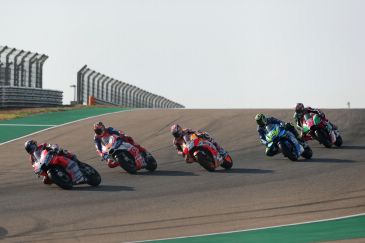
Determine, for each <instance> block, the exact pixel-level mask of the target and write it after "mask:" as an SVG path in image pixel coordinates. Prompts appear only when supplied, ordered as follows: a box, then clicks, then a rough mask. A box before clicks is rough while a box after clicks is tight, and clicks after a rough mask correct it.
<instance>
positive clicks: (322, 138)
mask: <svg viewBox="0 0 365 243" xmlns="http://www.w3.org/2000/svg"><path fill="white" fill-rule="evenodd" d="M302 124H303V135H304V137H305V138H306V139H307V140H310V139H316V140H318V142H319V143H320V144H323V145H324V146H325V147H326V148H331V147H332V145H333V144H334V145H336V146H337V147H340V146H341V145H342V137H341V135H340V133H339V132H338V131H337V130H333V129H332V127H331V126H330V125H329V124H327V122H326V121H325V120H324V119H322V118H321V117H320V116H319V115H317V114H314V113H309V114H305V115H304V117H303V119H302Z"/></svg>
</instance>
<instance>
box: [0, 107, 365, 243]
mask: <svg viewBox="0 0 365 243" xmlns="http://www.w3.org/2000/svg"><path fill="white" fill-rule="evenodd" d="M257 112H259V111H258V110H239V109H236V110H158V109H155V110H136V111H130V112H123V113H117V114H113V115H109V116H107V117H103V118H95V119H89V120H85V121H82V122H77V123H73V124H70V125H67V126H64V127H60V128H55V129H52V130H48V131H45V132H42V133H40V134H37V135H35V136H33V137H32V138H33V139H36V140H38V141H47V142H49V143H58V144H60V145H61V146H63V147H65V148H68V149H69V150H71V151H73V152H75V153H76V154H77V155H78V157H79V159H80V160H81V161H85V162H87V163H89V164H90V165H92V166H94V167H95V168H96V169H97V170H98V171H99V172H100V174H101V176H102V184H101V185H100V186H99V187H97V188H90V187H88V186H78V187H76V188H75V189H74V190H71V191H66V190H62V189H60V188H58V187H57V186H55V185H52V186H47V185H43V184H42V182H41V180H39V179H37V178H36V177H35V175H34V174H33V171H32V168H31V166H30V163H29V162H28V158H27V155H26V153H25V151H24V149H23V144H24V141H25V140H26V139H21V140H18V141H15V142H12V143H8V144H5V145H3V146H0V154H1V155H0V156H1V157H0V158H1V167H0V178H1V184H0V195H1V197H0V240H4V241H5V242H79V241H81V242H123V241H136V240H147V239H157V238H165V237H175V236H186V235H194V234H205V233H213V232H223V231H232V230H240V229H246V228H255V227H264V226H272V225H278V224H289V223H297V222H303V221H309V220H317V219H323V218H333V217H338V216H345V215H350V214H357V213H364V212H365V110H325V113H326V115H327V117H328V118H329V119H330V120H331V121H333V123H335V124H336V125H338V126H339V127H340V131H341V132H342V136H343V139H344V146H343V148H341V149H337V148H333V149H326V148H324V147H323V146H321V145H319V144H318V143H317V142H314V141H312V142H311V143H310V145H311V146H312V148H313V151H314V156H313V159H312V160H308V161H306V160H300V161H298V162H291V161H289V160H288V159H285V158H284V157H283V156H282V155H277V156H275V157H273V158H267V157H266V156H265V155H264V147H263V146H262V145H260V144H259V142H258V135H257V132H256V125H255V121H254V119H253V117H254V115H255V114H256V113H257ZM260 112H264V113H266V114H271V115H273V116H275V117H277V118H281V119H283V120H286V121H288V120H289V119H291V117H292V111H290V110H260ZM97 120H102V121H103V122H104V123H106V124H109V125H110V126H113V127H115V128H120V129H124V130H125V131H126V133H127V134H129V135H131V136H132V137H134V138H135V140H136V142H138V143H140V144H142V145H143V146H144V147H146V148H147V149H148V150H150V151H151V152H152V154H153V155H154V156H155V157H156V159H157V160H158V163H159V164H158V168H157V171H156V172H154V173H149V172H145V171H142V172H140V173H139V174H138V175H129V174H127V173H125V172H123V171H122V169H121V168H115V169H110V168H108V167H107V166H106V165H105V164H104V163H103V162H100V159H99V158H98V157H97V156H96V153H95V149H94V145H93V141H92V138H93V133H92V124H93V123H94V122H96V121H97ZM174 122H178V123H180V124H181V125H183V126H184V127H190V128H195V129H203V130H206V131H208V132H209V133H210V134H211V135H212V136H213V137H214V138H215V139H216V140H217V141H218V142H219V143H220V144H221V145H222V146H223V147H224V148H226V150H228V151H229V152H230V154H231V156H232V158H233V160H234V166H233V169H232V170H231V171H224V170H223V169H219V171H217V172H215V173H209V172H207V171H205V170H204V169H203V168H201V167H200V166H199V165H198V164H186V163H185V162H184V161H183V160H182V158H181V157H179V156H178V155H177V154H176V152H175V150H174V148H173V146H172V145H171V144H172V136H171V135H170V134H169V128H170V125H171V124H172V123H174Z"/></svg>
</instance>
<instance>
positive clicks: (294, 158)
mask: <svg viewBox="0 0 365 243" xmlns="http://www.w3.org/2000/svg"><path fill="white" fill-rule="evenodd" d="M288 142H289V141H288ZM289 143H290V142H289ZM290 145H291V146H292V148H291V149H290V148H289V147H288V145H287V144H286V142H285V141H281V143H280V147H281V151H282V153H283V154H284V156H285V157H288V158H289V159H290V160H291V161H297V160H298V156H297V155H296V154H295V151H293V150H294V149H293V148H294V145H293V144H291V143H290Z"/></svg>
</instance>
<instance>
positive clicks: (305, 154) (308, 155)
mask: <svg viewBox="0 0 365 243" xmlns="http://www.w3.org/2000/svg"><path fill="white" fill-rule="evenodd" d="M312 156H313V151H312V149H311V147H309V146H307V147H306V148H304V152H303V153H302V157H304V158H306V159H310V158H312Z"/></svg>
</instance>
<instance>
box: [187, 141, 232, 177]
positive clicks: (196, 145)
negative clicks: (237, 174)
mask: <svg viewBox="0 0 365 243" xmlns="http://www.w3.org/2000/svg"><path fill="white" fill-rule="evenodd" d="M182 147H183V155H184V156H189V158H191V159H192V160H193V162H198V163H199V164H200V165H201V166H202V167H203V168H204V169H206V170H207V171H215V169H216V168H218V167H219V166H222V167H223V168H224V169H226V170H228V169H230V168H232V165H233V161H232V158H231V156H230V155H229V154H228V153H227V155H226V157H225V158H223V157H222V156H221V155H220V154H219V152H218V150H217V148H216V147H215V146H214V144H213V143H211V142H210V141H208V140H207V139H204V138H200V137H198V136H197V135H196V134H192V135H190V141H189V142H188V143H186V144H185V143H184V144H183V145H182Z"/></svg>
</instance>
